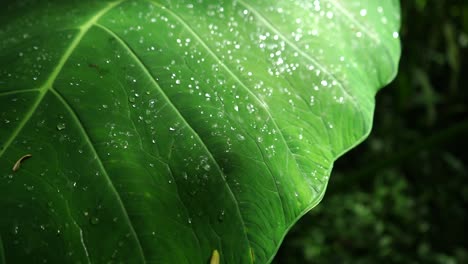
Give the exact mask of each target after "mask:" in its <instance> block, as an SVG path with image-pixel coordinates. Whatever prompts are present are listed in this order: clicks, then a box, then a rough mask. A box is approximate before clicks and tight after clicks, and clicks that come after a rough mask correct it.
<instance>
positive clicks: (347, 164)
mask: <svg viewBox="0 0 468 264" xmlns="http://www.w3.org/2000/svg"><path fill="white" fill-rule="evenodd" d="M401 5H402V16H403V25H402V29H401V37H402V45H403V54H402V58H401V62H400V71H399V74H398V76H397V78H396V80H395V81H394V82H393V83H392V84H391V85H389V86H388V87H386V88H384V89H382V90H381V91H380V92H379V94H378V95H377V98H376V104H377V105H376V113H375V120H374V125H373V126H374V127H373V130H372V133H371V135H370V137H369V138H368V139H367V140H366V141H365V142H364V143H363V144H361V145H360V146H358V147H357V148H356V149H354V150H352V151H351V152H349V153H347V154H345V155H344V156H343V157H342V158H340V159H339V160H338V161H337V162H336V163H335V169H334V171H333V173H332V177H331V179H330V182H329V186H328V190H327V192H326V194H325V197H324V199H323V201H322V202H321V203H320V204H319V205H318V206H317V207H315V208H314V209H312V211H311V212H310V213H308V214H307V215H305V216H304V217H303V218H302V219H301V220H300V221H299V222H298V223H297V224H296V225H295V226H294V227H293V228H292V230H291V231H290V232H289V234H288V235H287V237H286V239H285V241H284V242H283V244H282V246H281V248H280V250H279V252H278V255H277V256H276V258H275V260H274V263H281V264H289V263H468V250H467V245H468V239H467V236H468V227H467V224H468V222H467V216H468V184H467V183H468V160H467V156H468V155H466V154H465V152H466V151H468V146H467V145H468V144H467V140H466V138H467V136H468V118H467V117H468V115H467V111H468V107H467V95H466V92H465V89H466V88H467V83H468V65H467V64H468V57H467V47H468V1H466V0H459V1H455V0H402V1H401Z"/></svg>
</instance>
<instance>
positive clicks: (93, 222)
mask: <svg viewBox="0 0 468 264" xmlns="http://www.w3.org/2000/svg"><path fill="white" fill-rule="evenodd" d="M89 221H90V222H91V224H92V225H97V224H99V218H97V217H91V219H90V220H89Z"/></svg>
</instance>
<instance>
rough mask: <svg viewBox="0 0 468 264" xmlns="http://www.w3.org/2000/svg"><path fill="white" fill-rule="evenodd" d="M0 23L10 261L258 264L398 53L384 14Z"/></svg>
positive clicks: (30, 11)
mask: <svg viewBox="0 0 468 264" xmlns="http://www.w3.org/2000/svg"><path fill="white" fill-rule="evenodd" d="M1 13H2V15H1V19H0V22H1V23H0V25H1V26H0V61H1V65H0V140H1V141H0V210H1V214H2V216H1V218H0V235H1V237H2V241H3V247H4V249H5V250H4V252H5V259H6V261H7V262H8V263H31V262H43V263H46V262H47V263H108V262H124V263H143V262H148V263H208V262H209V261H210V258H211V256H212V254H213V252H215V250H216V252H219V258H220V262H221V263H251V262H256V263H266V262H269V261H270V260H271V259H272V257H273V255H274V253H275V252H276V250H277V248H278V247H279V244H280V242H281V241H282V239H283V237H284V236H285V234H286V232H287V230H288V229H289V228H290V227H291V225H292V224H293V223H294V222H295V221H296V220H297V219H298V218H299V217H300V216H301V215H303V214H304V213H306V212H307V211H308V210H309V209H311V208H312V207H314V206H315V205H316V204H317V203H318V202H319V201H320V199H321V198H322V196H323V195H324V192H325V188H326V185H327V182H328V177H329V175H330V171H331V168H332V164H333V161H334V160H336V159H337V157H338V156H340V155H341V154H342V153H344V152H345V151H347V150H348V149H350V148H352V147H353V146H355V145H356V144H357V143H358V142H360V141H362V140H363V139H364V137H365V136H366V135H367V134H368V133H369V130H370V127H371V120H372V114H373V109H374V95H375V93H376V91H377V90H378V88H380V87H382V86H383V85H385V84H387V83H388V82H390V80H391V79H392V78H393V77H394V75H395V74H396V68H397V62H398V59H399V54H400V46H399V39H398V34H397V33H396V32H397V31H398V29H399V23H400V21H399V20H400V19H399V4H398V1H396V0H392V1H373V0H367V1H364V0H359V1H358V0H356V1H338V0H328V1H277V2H272V1H266V0H258V1H245V0H237V1H208V0H205V1H169V0H162V1H159V2H157V1H118V2H106V1H15V2H14V3H13V2H12V3H10V4H6V6H5V7H2V11H1ZM25 155H29V156H30V157H29V156H26V157H25ZM215 261H216V260H215Z"/></svg>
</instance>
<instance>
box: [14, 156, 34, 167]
mask: <svg viewBox="0 0 468 264" xmlns="http://www.w3.org/2000/svg"><path fill="white" fill-rule="evenodd" d="M30 157H32V155H31V154H26V155H24V156H23V157H21V158H19V159H18V161H17V162H16V163H15V165H13V171H17V170H19V168H20V166H21V162H23V161H24V160H26V159H29V158H30Z"/></svg>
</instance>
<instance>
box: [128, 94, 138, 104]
mask: <svg viewBox="0 0 468 264" xmlns="http://www.w3.org/2000/svg"><path fill="white" fill-rule="evenodd" d="M128 101H129V102H130V103H135V101H136V98H135V97H134V96H129V97H128Z"/></svg>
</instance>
